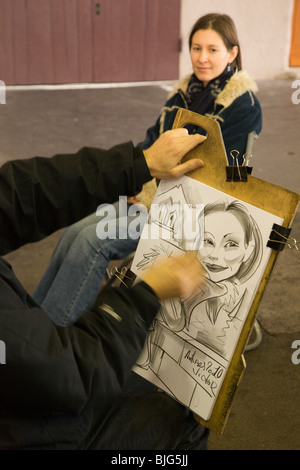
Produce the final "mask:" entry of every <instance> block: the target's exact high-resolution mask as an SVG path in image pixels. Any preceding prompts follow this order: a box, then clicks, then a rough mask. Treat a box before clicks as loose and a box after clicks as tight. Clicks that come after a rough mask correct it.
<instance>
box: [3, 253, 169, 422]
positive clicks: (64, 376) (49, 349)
mask: <svg viewBox="0 0 300 470" xmlns="http://www.w3.org/2000/svg"><path fill="white" fill-rule="evenodd" d="M0 274H1V276H0V292H1V309H0V335H1V340H2V341H3V342H4V343H5V345H6V364H5V365H3V366H1V367H0V382H1V387H0V403H1V407H0V422H1V416H3V414H4V415H5V414H7V415H8V416H12V415H14V416H16V417H18V416H20V414H21V415H24V416H28V415H30V416H31V417H32V418H33V417H34V416H36V415H37V416H53V415H56V414H62V415H73V416H77V415H80V414H81V413H85V412H86V408H87V409H89V408H90V410H93V413H94V414H95V419H99V417H101V415H105V413H106V412H107V409H108V408H109V406H110V405H111V404H112V403H113V402H114V400H115V399H116V397H118V396H119V395H120V394H121V391H122V387H123V385H124V382H125V380H126V378H127V377H128V374H129V373H130V370H131V367H132V365H133V364H134V363H135V361H136V360H137V358H138V356H139V354H140V353H141V350H142V347H143V344H144V342H145V339H146V334H147V330H148V328H149V326H150V324H151V322H152V321H153V319H154V317H155V315H156V313H157V311H158V308H159V305H160V302H159V300H158V298H157V297H156V296H155V294H154V293H153V291H152V290H151V288H150V287H149V286H148V285H147V284H145V283H143V282H140V283H139V284H137V285H136V286H134V287H131V288H124V289H121V288H114V287H109V288H107V289H104V290H103V291H102V292H101V293H100V294H99V296H98V298H97V302H96V304H95V307H94V308H93V309H91V310H90V311H88V312H86V313H85V314H84V315H83V316H82V317H81V318H80V319H79V321H78V322H77V323H76V324H75V325H72V326H70V327H60V326H56V325H54V324H53V323H52V322H51V320H50V319H49V317H48V316H47V315H46V314H45V312H43V310H42V309H41V308H40V307H39V306H38V305H37V304H36V303H35V302H34V301H33V300H32V299H31V297H30V296H29V295H28V294H27V293H26V291H25V290H24V289H23V287H22V286H21V285H20V283H18V281H17V279H16V278H15V276H14V274H13V271H12V270H11V268H10V266H9V264H8V263H7V262H6V261H5V260H3V259H0Z"/></svg>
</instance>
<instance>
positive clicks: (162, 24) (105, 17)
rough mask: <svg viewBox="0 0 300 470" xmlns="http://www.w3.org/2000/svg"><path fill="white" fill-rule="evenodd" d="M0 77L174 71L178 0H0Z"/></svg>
mask: <svg viewBox="0 0 300 470" xmlns="http://www.w3.org/2000/svg"><path fill="white" fill-rule="evenodd" d="M0 12H1V14H0V74H1V76H0V79H1V80H3V81H4V82H5V83H6V84H7V85H10V84H16V85H18V84H46V83H48V84H51V83H53V84H58V83H72V82H74V83H90V82H120V81H143V80H164V79H176V78H177V77H178V57H179V51H178V42H179V27H180V0H98V1H97V0H0Z"/></svg>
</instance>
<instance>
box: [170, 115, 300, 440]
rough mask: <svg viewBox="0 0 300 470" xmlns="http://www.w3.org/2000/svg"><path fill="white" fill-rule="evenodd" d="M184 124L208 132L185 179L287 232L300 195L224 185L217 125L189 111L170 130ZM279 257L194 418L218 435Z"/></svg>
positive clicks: (270, 187)
mask: <svg viewBox="0 0 300 470" xmlns="http://www.w3.org/2000/svg"><path fill="white" fill-rule="evenodd" d="M187 124H195V125H197V126H200V127H202V128H203V129H205V131H206V132H207V138H206V140H205V142H204V143H203V144H201V145H200V146H198V147H196V148H195V149H193V150H192V151H191V152H190V153H189V154H188V155H187V156H186V159H190V158H200V159H201V160H203V162H204V167H203V168H201V169H198V170H195V171H194V172H191V173H189V174H188V176H189V177H191V178H194V179H195V180H197V181H200V182H201V183H204V184H206V185H208V186H210V187H212V188H215V189H217V190H219V191H222V192H224V193H226V194H228V195H230V196H233V197H234V198H237V199H239V200H241V201H244V202H246V203H249V204H252V205H253V206H256V207H258V208H260V209H262V210H264V211H267V212H270V213H271V214H274V215H276V216H278V217H280V218H282V219H283V220H284V222H283V224H282V226H283V227H286V228H289V227H290V226H291V224H292V221H293V218H294V215H295V213H296V210H297V207H298V204H299V200H300V197H299V194H296V193H293V192H291V191H289V190H287V189H284V188H282V187H279V186H276V185H274V184H272V183H269V182H266V181H263V180H261V179H258V178H256V177H253V176H251V175H248V178H247V181H246V182H242V181H226V179H227V178H226V166H227V165H228V161H227V156H226V152H225V147H224V142H223V138H222V134H221V130H220V126H219V124H218V122H217V121H215V120H213V119H211V118H207V117H204V116H201V115H199V114H196V113H193V112H191V111H188V110H184V109H182V110H179V111H178V113H177V115H176V118H175V121H174V125H173V129H175V128H180V127H184V126H185V125H187ZM278 254H279V251H278V250H274V249H273V250H272V253H271V256H270V259H269V261H268V264H267V267H266V269H265V272H264V275H263V278H262V280H261V282H260V285H259V287H258V289H257V292H256V295H255V298H254V300H253V303H252V305H251V308H250V310H249V313H248V315H247V319H246V321H245V324H244V326H243V329H242V332H241V335H240V337H239V340H238V343H237V346H236V349H235V352H234V355H233V357H232V360H231V362H230V365H229V368H228V371H227V374H226V377H225V379H224V382H223V384H222V387H221V390H220V392H219V395H218V397H217V400H216V403H215V406H214V409H213V412H212V415H211V417H210V419H209V420H208V421H204V420H202V419H200V418H199V417H198V416H196V415H195V418H196V419H197V420H198V421H200V422H201V423H202V424H204V425H205V426H206V427H208V428H210V429H211V430H213V431H215V432H217V433H221V432H222V431H223V429H224V426H225V424H226V421H227V419H228V416H229V412H230V407H231V404H232V401H233V398H234V395H235V393H236V391H237V387H238V384H239V381H240V379H241V377H242V374H243V372H244V369H245V367H246V364H245V359H244V356H243V352H244V349H245V346H246V345H247V342H248V339H249V337H250V334H251V330H252V327H253V324H254V321H255V315H256V312H257V309H258V306H259V304H260V301H261V299H262V295H263V292H264V289H265V287H266V284H267V282H268V280H269V277H270V274H271V271H272V269H273V267H274V263H275V261H276V258H277V256H278Z"/></svg>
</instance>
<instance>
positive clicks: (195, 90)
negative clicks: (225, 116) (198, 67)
mask: <svg viewBox="0 0 300 470" xmlns="http://www.w3.org/2000/svg"><path fill="white" fill-rule="evenodd" d="M233 73H234V72H233V71H232V70H230V71H228V70H227V67H226V69H225V70H224V72H222V73H221V75H219V76H218V77H216V78H214V79H213V80H211V81H210V82H208V84H207V86H206V87H204V86H203V82H202V81H201V80H198V78H197V77H196V75H195V74H194V73H193V75H192V76H191V78H190V81H189V84H188V88H187V92H186V98H187V103H188V108H189V110H190V111H194V112H195V113H198V114H202V115H204V114H205V113H207V112H208V111H209V110H210V109H211V108H212V106H213V104H214V102H215V99H216V98H217V96H218V95H219V93H220V92H221V91H222V90H223V88H225V85H226V83H227V81H228V80H229V78H230V77H231V76H232V75H233Z"/></svg>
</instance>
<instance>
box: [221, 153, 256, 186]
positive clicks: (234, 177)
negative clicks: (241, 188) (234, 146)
mask: <svg viewBox="0 0 300 470" xmlns="http://www.w3.org/2000/svg"><path fill="white" fill-rule="evenodd" d="M233 152H236V155H233ZM230 156H231V158H232V160H233V165H232V166H227V167H226V176H227V179H226V181H243V182H246V181H248V175H249V174H251V172H252V168H251V167H249V166H248V164H249V160H250V158H251V157H252V155H251V154H250V153H245V154H244V155H243V164H242V165H239V161H238V156H239V151H238V150H231V152H230Z"/></svg>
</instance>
